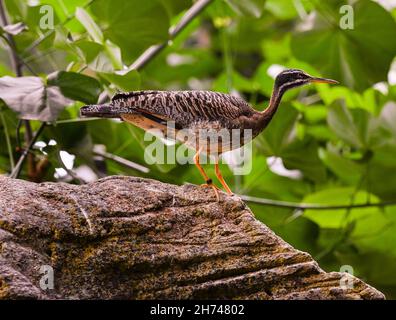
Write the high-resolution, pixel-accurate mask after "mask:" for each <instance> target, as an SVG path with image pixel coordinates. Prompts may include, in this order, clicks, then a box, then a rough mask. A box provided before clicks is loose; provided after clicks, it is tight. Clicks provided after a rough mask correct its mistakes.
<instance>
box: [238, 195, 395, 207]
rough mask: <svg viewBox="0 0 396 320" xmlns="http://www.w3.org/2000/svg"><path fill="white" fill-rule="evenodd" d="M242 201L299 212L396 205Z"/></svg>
mask: <svg viewBox="0 0 396 320" xmlns="http://www.w3.org/2000/svg"><path fill="white" fill-rule="evenodd" d="M239 197H241V199H242V200H245V201H248V202H251V203H257V204H262V205H266V206H271V207H280V208H289V209H299V210H308V209H311V210H342V209H355V208H370V207H385V206H394V205H396V201H384V202H378V203H360V204H349V205H348V204H346V205H345V204H340V205H331V204H316V203H296V202H289V201H279V200H272V199H264V198H258V197H251V196H247V195H239Z"/></svg>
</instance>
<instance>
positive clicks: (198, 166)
mask: <svg viewBox="0 0 396 320" xmlns="http://www.w3.org/2000/svg"><path fill="white" fill-rule="evenodd" d="M201 151H202V148H200V149H199V150H198V151H197V153H196V154H195V156H194V163H195V165H196V166H197V168H198V170H199V172H201V175H202V176H203V177H204V179H205V182H206V183H205V184H203V185H201V186H203V187H211V188H212V189H213V191H214V192H215V195H216V199H217V201H220V196H219V192H218V191H217V190H218V189H219V188H218V187H217V186H216V185H214V184H213V180H212V179H211V178H209V177H208V175H207V174H206V172H205V171H204V169H203V168H202V167H201V165H200V164H199V153H200V152H201Z"/></svg>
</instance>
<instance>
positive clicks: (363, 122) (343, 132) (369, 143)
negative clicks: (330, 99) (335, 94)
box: [327, 103, 390, 150]
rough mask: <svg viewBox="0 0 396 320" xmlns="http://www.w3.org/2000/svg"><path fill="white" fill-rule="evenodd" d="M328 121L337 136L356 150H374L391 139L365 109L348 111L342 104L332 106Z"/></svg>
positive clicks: (376, 119)
mask: <svg viewBox="0 0 396 320" xmlns="http://www.w3.org/2000/svg"><path fill="white" fill-rule="evenodd" d="M327 121H328V124H329V127H330V128H331V129H332V130H333V132H334V133H335V134H336V135H337V136H339V137H340V138H341V139H343V140H344V141H345V142H347V143H349V144H350V145H352V146H354V147H356V148H360V149H364V150H372V149H375V148H378V147H380V146H381V145H383V144H384V142H385V141H386V139H389V137H390V133H389V131H388V130H386V129H384V127H383V124H382V123H381V121H380V120H379V119H378V118H374V117H373V116H372V115H371V114H370V113H368V112H367V111H366V110H363V109H358V108H356V109H348V108H346V107H345V106H344V105H342V104H341V103H334V104H333V105H332V106H330V108H329V113H328V118H327Z"/></svg>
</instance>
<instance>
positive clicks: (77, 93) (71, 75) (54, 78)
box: [48, 71, 101, 104]
mask: <svg viewBox="0 0 396 320" xmlns="http://www.w3.org/2000/svg"><path fill="white" fill-rule="evenodd" d="M48 84H49V85H51V86H57V87H59V88H60V90H61V92H62V94H63V95H64V96H66V97H68V98H70V99H73V100H77V101H81V102H84V103H87V104H94V103H96V102H97V101H98V96H99V94H100V89H101V87H100V84H99V82H98V81H97V80H96V79H94V78H91V77H88V76H86V75H83V74H80V73H76V72H65V71H58V72H55V73H53V74H51V75H49V76H48Z"/></svg>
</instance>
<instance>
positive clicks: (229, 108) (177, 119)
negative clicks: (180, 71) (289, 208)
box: [81, 69, 338, 200]
mask: <svg viewBox="0 0 396 320" xmlns="http://www.w3.org/2000/svg"><path fill="white" fill-rule="evenodd" d="M311 82H319V83H334V84H336V83H338V82H337V81H335V80H331V79H325V78H317V77H312V76H310V75H308V74H307V73H305V72H304V71H301V70H297V69H289V70H284V71H282V72H281V73H279V74H278V76H277V77H276V79H275V84H274V89H273V92H272V96H271V99H270V102H269V106H268V107H267V108H266V109H265V110H264V111H257V110H255V109H253V108H252V107H251V106H250V105H249V104H248V103H247V102H245V101H244V100H242V99H240V98H238V97H235V96H232V95H228V94H224V93H218V92H211V91H133V92H129V93H120V94H116V95H115V96H114V97H113V98H112V100H111V102H110V103H109V104H105V105H89V106H84V107H82V108H81V115H82V116H89V117H104V118H120V119H122V120H124V121H127V122H129V123H132V124H134V125H135V126H138V127H140V128H142V129H144V130H146V131H147V130H152V129H159V130H161V132H163V133H164V134H165V133H166V132H167V128H168V127H169V126H167V123H169V122H170V121H171V122H172V123H173V128H174V131H176V133H177V131H179V130H182V129H187V130H188V131H189V133H190V134H192V137H193V140H194V142H195V143H194V145H191V146H193V147H194V148H195V150H196V154H195V156H194V162H195V165H196V166H197V168H198V169H199V171H200V173H201V174H202V176H203V177H204V179H205V181H206V184H205V186H210V187H212V188H213V190H214V191H215V194H216V198H217V200H218V199H219V195H218V192H217V189H218V188H217V186H216V185H214V184H213V182H212V179H210V178H209V177H208V176H207V174H206V173H205V171H204V170H203V168H202V167H201V165H200V158H199V155H200V153H206V154H208V155H214V156H215V159H216V160H215V172H216V176H217V178H218V179H219V181H220V183H221V184H222V185H223V187H224V189H225V190H226V191H227V193H229V194H232V192H231V189H230V188H229V187H228V185H227V183H226V182H225V181H224V179H223V177H222V175H221V172H220V170H219V164H218V158H219V156H220V154H221V153H222V152H225V151H229V150H232V149H234V148H238V147H240V146H242V145H243V144H245V143H246V142H248V141H249V140H251V139H253V138H255V137H256V136H257V135H258V134H259V133H260V132H261V131H263V129H264V128H265V127H266V126H267V125H268V124H269V122H270V121H271V119H272V117H273V116H274V114H275V112H276V111H277V109H278V106H279V104H280V101H281V99H282V96H283V94H284V93H285V92H286V91H287V90H289V89H291V88H295V87H298V86H302V85H304V84H308V83H311ZM234 129H239V132H244V131H245V130H246V129H247V130H250V132H251V135H250V137H249V139H247V138H246V137H244V136H243V134H242V136H241V137H240V139H239V141H238V143H237V144H235V145H234V144H233V143H232V142H231V139H224V137H219V138H218V139H219V141H217V142H218V143H216V144H213V143H211V142H210V143H208V142H207V140H206V139H207V136H206V137H205V141H203V139H201V136H202V134H201V131H205V130H214V131H215V132H219V131H223V132H224V130H226V131H228V132H231V131H232V130H234ZM229 136H231V134H230V135H229ZM182 142H186V141H182Z"/></svg>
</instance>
